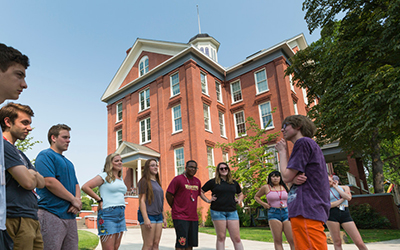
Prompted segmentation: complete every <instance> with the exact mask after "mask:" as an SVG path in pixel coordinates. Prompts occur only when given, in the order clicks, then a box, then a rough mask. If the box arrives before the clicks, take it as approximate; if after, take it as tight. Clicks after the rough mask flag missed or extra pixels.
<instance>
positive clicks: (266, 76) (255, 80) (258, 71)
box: [242, 68, 269, 98]
mask: <svg viewBox="0 0 400 250" xmlns="http://www.w3.org/2000/svg"><path fill="white" fill-rule="evenodd" d="M261 71H265V82H266V83H267V89H266V90H263V91H259V90H258V82H257V73H260V72H261ZM254 82H255V85H256V91H257V94H261V93H264V92H268V91H269V85H268V75H267V70H266V69H265V68H263V69H260V70H257V71H256V72H254ZM242 98H243V97H242Z"/></svg>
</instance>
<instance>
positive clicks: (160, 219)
mask: <svg viewBox="0 0 400 250" xmlns="http://www.w3.org/2000/svg"><path fill="white" fill-rule="evenodd" d="M147 216H148V217H149V220H150V222H151V224H159V223H163V219H164V218H163V215H162V213H161V214H157V215H150V214H148V215H147ZM137 217H138V221H139V222H140V225H142V224H144V219H143V215H142V212H141V211H140V210H138V211H137Z"/></svg>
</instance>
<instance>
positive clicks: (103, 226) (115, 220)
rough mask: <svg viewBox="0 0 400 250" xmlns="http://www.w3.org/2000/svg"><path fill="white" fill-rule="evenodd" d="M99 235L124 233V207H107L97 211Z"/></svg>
mask: <svg viewBox="0 0 400 250" xmlns="http://www.w3.org/2000/svg"><path fill="white" fill-rule="evenodd" d="M97 229H98V231H99V235H100V236H101V235H111V234H116V233H120V232H124V231H126V223H125V207H124V206H118V207H108V208H104V209H101V210H99V211H97Z"/></svg>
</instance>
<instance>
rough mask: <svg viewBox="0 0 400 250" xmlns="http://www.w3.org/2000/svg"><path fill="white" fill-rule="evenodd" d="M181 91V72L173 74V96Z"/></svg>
mask: <svg viewBox="0 0 400 250" xmlns="http://www.w3.org/2000/svg"><path fill="white" fill-rule="evenodd" d="M179 93H181V90H180V89H179V73H175V74H173V75H171V96H175V95H177V94H179Z"/></svg>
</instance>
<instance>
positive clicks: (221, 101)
mask: <svg viewBox="0 0 400 250" xmlns="http://www.w3.org/2000/svg"><path fill="white" fill-rule="evenodd" d="M217 86H218V90H219V97H220V98H219V99H220V100H218V95H217V101H218V102H220V103H222V104H224V101H223V98H222V88H221V83H220V82H218V81H215V91H216V92H217Z"/></svg>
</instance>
